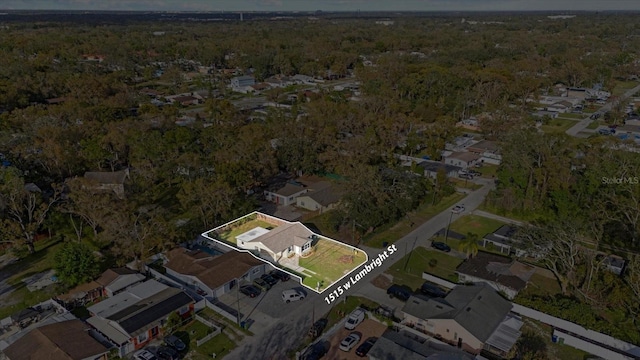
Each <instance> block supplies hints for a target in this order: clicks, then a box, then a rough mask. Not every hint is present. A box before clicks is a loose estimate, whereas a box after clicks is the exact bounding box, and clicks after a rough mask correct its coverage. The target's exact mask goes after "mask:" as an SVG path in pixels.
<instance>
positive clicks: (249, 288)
mask: <svg viewBox="0 0 640 360" xmlns="http://www.w3.org/2000/svg"><path fill="white" fill-rule="evenodd" d="M240 292H241V293H243V294H245V295H247V296H248V297H251V298H254V297H256V296H258V295H260V294H261V293H262V291H261V290H260V289H258V288H257V287H255V286H253V285H245V286H243V287H241V288H240Z"/></svg>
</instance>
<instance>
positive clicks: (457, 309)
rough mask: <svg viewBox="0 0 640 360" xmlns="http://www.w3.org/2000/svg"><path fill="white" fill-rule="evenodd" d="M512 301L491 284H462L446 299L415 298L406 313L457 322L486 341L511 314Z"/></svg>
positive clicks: (410, 302)
mask: <svg viewBox="0 0 640 360" xmlns="http://www.w3.org/2000/svg"><path fill="white" fill-rule="evenodd" d="M511 306H512V305H511V302H509V301H508V300H506V299H504V298H502V297H501V296H500V295H499V294H498V293H497V292H496V291H495V290H494V289H493V288H492V287H491V286H489V285H488V284H483V283H478V284H474V285H467V286H464V285H458V286H456V287H455V288H453V290H451V292H449V294H448V295H447V296H446V297H445V298H444V299H429V300H424V299H420V298H418V297H415V296H412V297H411V298H409V300H408V301H407V303H406V304H405V306H404V308H403V309H402V311H403V312H405V313H407V314H409V315H412V316H415V317H417V318H420V319H425V320H427V319H453V320H455V321H456V322H457V323H458V324H460V325H461V326H462V327H464V328H465V329H467V331H469V332H470V333H471V334H472V335H473V336H475V337H476V338H477V339H478V340H480V341H482V342H484V341H486V340H487V339H488V338H489V336H491V334H492V333H493V331H494V330H495V329H496V328H497V327H498V325H499V324H500V322H502V320H503V319H504V317H505V316H506V315H507V314H508V313H509V312H510V311H511Z"/></svg>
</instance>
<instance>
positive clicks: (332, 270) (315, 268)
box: [298, 238, 367, 288]
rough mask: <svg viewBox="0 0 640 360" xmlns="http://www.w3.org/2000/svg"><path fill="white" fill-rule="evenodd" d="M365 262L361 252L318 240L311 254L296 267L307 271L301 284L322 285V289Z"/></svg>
mask: <svg viewBox="0 0 640 360" xmlns="http://www.w3.org/2000/svg"><path fill="white" fill-rule="evenodd" d="M366 260H367V256H366V254H365V253H364V252H363V251H361V250H358V249H353V248H351V247H348V246H345V245H342V244H339V243H337V242H334V241H331V240H327V239H322V238H320V240H318V243H317V244H316V245H315V247H314V251H313V253H312V254H311V255H310V256H308V257H306V258H300V260H299V262H298V265H299V266H300V267H303V268H305V269H307V270H309V271H304V272H303V275H305V278H304V280H303V283H304V284H305V285H307V286H309V287H311V288H315V287H316V286H317V285H318V282H321V283H322V284H323V286H322V287H328V286H330V284H333V283H334V282H335V281H336V280H338V279H340V278H341V277H343V276H344V275H345V274H348V273H350V272H351V271H353V270H354V269H355V268H357V267H358V266H360V265H361V264H362V263H364V262H365V261H366Z"/></svg>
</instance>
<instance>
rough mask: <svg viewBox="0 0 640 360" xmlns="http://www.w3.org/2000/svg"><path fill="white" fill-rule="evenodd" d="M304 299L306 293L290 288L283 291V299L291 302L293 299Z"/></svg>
mask: <svg viewBox="0 0 640 360" xmlns="http://www.w3.org/2000/svg"><path fill="white" fill-rule="evenodd" d="M302 299H304V294H303V293H302V292H300V291H298V290H295V289H289V290H284V291H282V301H284V302H286V303H290V302H292V301H298V300H302Z"/></svg>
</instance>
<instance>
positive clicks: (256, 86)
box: [251, 82, 271, 92]
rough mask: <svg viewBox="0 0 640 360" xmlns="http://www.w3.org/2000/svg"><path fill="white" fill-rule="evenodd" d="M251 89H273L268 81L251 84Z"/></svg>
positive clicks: (257, 90) (256, 90)
mask: <svg viewBox="0 0 640 360" xmlns="http://www.w3.org/2000/svg"><path fill="white" fill-rule="evenodd" d="M251 89H253V91H255V92H260V91H265V90H269V89H271V86H270V85H269V84H267V83H264V82H261V83H257V84H254V85H251Z"/></svg>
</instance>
